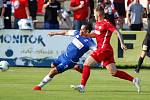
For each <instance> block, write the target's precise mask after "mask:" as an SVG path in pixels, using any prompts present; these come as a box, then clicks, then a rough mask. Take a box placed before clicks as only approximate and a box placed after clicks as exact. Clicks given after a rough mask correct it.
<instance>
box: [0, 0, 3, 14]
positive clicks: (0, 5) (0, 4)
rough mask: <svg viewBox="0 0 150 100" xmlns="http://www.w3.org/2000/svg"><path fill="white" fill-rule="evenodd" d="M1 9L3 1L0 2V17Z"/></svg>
mask: <svg viewBox="0 0 150 100" xmlns="http://www.w3.org/2000/svg"><path fill="white" fill-rule="evenodd" d="M2 8H3V0H0V15H1V13H2Z"/></svg>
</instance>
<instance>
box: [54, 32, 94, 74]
mask: <svg viewBox="0 0 150 100" xmlns="http://www.w3.org/2000/svg"><path fill="white" fill-rule="evenodd" d="M90 49H96V44H95V42H94V41H93V40H92V39H91V38H86V37H82V36H80V31H74V39H73V41H72V42H71V43H70V44H69V45H68V46H67V49H66V52H64V53H63V54H61V55H60V56H58V58H57V59H55V60H54V61H53V65H55V66H56V68H57V71H58V72H59V73H62V72H64V71H66V70H68V69H71V68H73V67H74V65H75V64H77V62H78V61H79V58H80V57H82V56H83V55H84V54H85V53H86V52H87V51H88V50H90Z"/></svg>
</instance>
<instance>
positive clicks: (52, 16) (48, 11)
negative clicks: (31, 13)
mask: <svg viewBox="0 0 150 100" xmlns="http://www.w3.org/2000/svg"><path fill="white" fill-rule="evenodd" d="M43 8H44V9H45V15H44V28H45V29H59V22H58V19H57V17H58V11H59V10H60V9H61V7H60V3H59V2H58V1H56V0H45V2H44V5H43Z"/></svg>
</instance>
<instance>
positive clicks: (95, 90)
mask: <svg viewBox="0 0 150 100" xmlns="http://www.w3.org/2000/svg"><path fill="white" fill-rule="evenodd" d="M48 71H49V69H48V68H16V67H11V68H10V69H9V70H8V71H7V72H0V100H79V99H80V100H81V99H82V100H110V99H111V100H148V98H150V88H149V86H150V79H149V73H150V70H146V69H143V70H141V73H140V74H139V75H137V74H135V73H134V72H133V69H125V71H127V72H129V73H130V74H132V75H134V76H136V77H140V78H141V80H142V82H141V85H142V92H141V93H140V94H138V93H137V92H136V88H135V87H134V86H133V84H132V83H131V82H128V81H124V80H120V79H117V78H113V77H111V76H110V75H109V74H108V72H107V70H103V69H97V70H92V71H91V76H90V78H89V81H88V83H87V87H86V92H85V93H83V94H81V93H78V92H77V91H74V90H73V89H71V88H70V85H71V84H75V85H76V84H79V83H80V79H81V74H79V73H78V72H76V71H74V70H69V71H66V72H64V73H63V74H60V75H58V76H56V77H55V78H54V80H53V81H52V82H50V83H48V84H47V85H46V86H45V87H44V88H43V90H42V91H33V90H32V88H33V86H35V85H37V84H38V83H39V82H40V81H41V79H42V78H43V77H44V76H45V75H46V73H47V72H48Z"/></svg>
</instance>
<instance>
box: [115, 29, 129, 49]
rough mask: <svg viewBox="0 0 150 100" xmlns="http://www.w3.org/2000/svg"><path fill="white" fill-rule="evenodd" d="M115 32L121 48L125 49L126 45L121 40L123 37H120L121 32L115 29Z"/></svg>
mask: <svg viewBox="0 0 150 100" xmlns="http://www.w3.org/2000/svg"><path fill="white" fill-rule="evenodd" d="M115 33H116V34H117V36H118V38H119V41H120V44H121V48H122V49H123V50H126V49H127V47H126V46H125V44H124V41H123V38H122V34H121V33H120V32H119V31H118V30H115Z"/></svg>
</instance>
